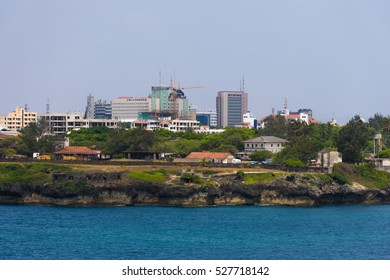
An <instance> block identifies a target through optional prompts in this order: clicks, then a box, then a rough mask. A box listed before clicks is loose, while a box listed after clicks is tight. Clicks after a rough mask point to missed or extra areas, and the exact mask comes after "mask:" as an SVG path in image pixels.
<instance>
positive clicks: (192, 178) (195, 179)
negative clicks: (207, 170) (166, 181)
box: [180, 172, 204, 184]
mask: <svg viewBox="0 0 390 280" xmlns="http://www.w3.org/2000/svg"><path fill="white" fill-rule="evenodd" d="M180 180H186V181H188V182H189V183H194V184H202V183H204V180H203V179H202V178H200V177H199V176H198V175H196V174H194V173H189V172H186V173H184V174H182V175H181V177H180Z"/></svg>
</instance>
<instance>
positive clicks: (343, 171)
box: [332, 163, 390, 189]
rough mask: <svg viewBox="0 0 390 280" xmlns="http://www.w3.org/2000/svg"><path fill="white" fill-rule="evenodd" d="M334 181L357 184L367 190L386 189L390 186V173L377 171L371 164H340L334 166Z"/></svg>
mask: <svg viewBox="0 0 390 280" xmlns="http://www.w3.org/2000/svg"><path fill="white" fill-rule="evenodd" d="M332 179H334V180H335V181H336V180H341V183H345V182H346V183H347V184H352V182H357V183H359V184H361V185H363V186H365V187H367V188H373V189H375V188H384V187H389V186H390V173H388V172H386V171H379V170H375V168H374V166H372V165H371V164H361V165H352V164H345V163H338V164H335V165H334V166H333V174H332Z"/></svg>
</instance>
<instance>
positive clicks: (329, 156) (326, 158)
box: [316, 150, 343, 167]
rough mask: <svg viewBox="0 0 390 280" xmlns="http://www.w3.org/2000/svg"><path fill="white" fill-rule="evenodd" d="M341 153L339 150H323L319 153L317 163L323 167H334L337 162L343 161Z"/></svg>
mask: <svg viewBox="0 0 390 280" xmlns="http://www.w3.org/2000/svg"><path fill="white" fill-rule="evenodd" d="M342 161H343V159H342V158H341V154H340V153H339V152H337V151H331V150H322V151H320V152H318V155H317V162H316V163H317V165H318V166H321V167H333V165H335V164H336V163H339V162H342Z"/></svg>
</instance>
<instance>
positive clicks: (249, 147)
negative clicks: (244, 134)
mask: <svg viewBox="0 0 390 280" xmlns="http://www.w3.org/2000/svg"><path fill="white" fill-rule="evenodd" d="M286 142H287V141H286V140H284V139H282V138H279V137H275V136H260V137H257V138H254V139H251V140H247V141H244V147H245V153H246V154H250V153H253V152H256V151H270V152H272V153H277V152H280V151H281V150H282V149H283V148H284V145H285V143H286Z"/></svg>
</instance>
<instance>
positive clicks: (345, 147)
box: [335, 116, 370, 163]
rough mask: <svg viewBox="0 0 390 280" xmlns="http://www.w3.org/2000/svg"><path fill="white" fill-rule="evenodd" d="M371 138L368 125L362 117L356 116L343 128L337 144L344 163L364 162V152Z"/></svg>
mask: <svg viewBox="0 0 390 280" xmlns="http://www.w3.org/2000/svg"><path fill="white" fill-rule="evenodd" d="M369 138H370V133H369V129H368V125H367V124H366V123H364V122H363V120H362V119H361V117H360V116H355V117H354V118H353V119H352V120H350V121H349V122H348V123H347V124H346V125H345V126H344V127H342V128H341V130H340V133H339V134H338V136H337V138H336V141H335V143H336V146H337V150H338V151H339V152H341V153H342V154H343V161H344V162H349V163H356V162H362V161H363V158H364V153H363V152H364V150H365V148H366V147H367V145H368V140H369Z"/></svg>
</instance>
